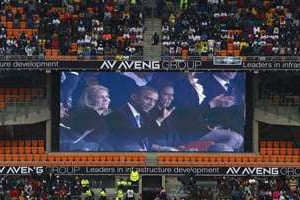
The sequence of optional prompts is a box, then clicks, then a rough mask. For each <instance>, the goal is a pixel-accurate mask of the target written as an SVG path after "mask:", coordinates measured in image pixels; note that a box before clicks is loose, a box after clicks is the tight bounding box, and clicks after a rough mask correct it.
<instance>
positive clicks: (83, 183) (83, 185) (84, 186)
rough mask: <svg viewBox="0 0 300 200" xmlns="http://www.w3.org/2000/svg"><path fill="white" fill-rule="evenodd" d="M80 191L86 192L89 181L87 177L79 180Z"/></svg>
mask: <svg viewBox="0 0 300 200" xmlns="http://www.w3.org/2000/svg"><path fill="white" fill-rule="evenodd" d="M80 184H81V189H82V192H86V191H87V190H88V189H89V187H90V181H89V179H87V178H84V177H83V178H82V179H81V181H80Z"/></svg>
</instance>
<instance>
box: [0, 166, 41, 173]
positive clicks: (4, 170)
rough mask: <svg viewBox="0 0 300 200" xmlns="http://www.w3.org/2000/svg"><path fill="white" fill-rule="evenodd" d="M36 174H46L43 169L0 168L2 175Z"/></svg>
mask: <svg viewBox="0 0 300 200" xmlns="http://www.w3.org/2000/svg"><path fill="white" fill-rule="evenodd" d="M32 172H35V173H37V174H41V173H43V172H44V168H43V167H0V174H30V173H32Z"/></svg>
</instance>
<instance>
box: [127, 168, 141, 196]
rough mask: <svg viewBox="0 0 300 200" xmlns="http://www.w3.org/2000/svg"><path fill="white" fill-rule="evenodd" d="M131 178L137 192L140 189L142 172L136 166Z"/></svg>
mask: <svg viewBox="0 0 300 200" xmlns="http://www.w3.org/2000/svg"><path fill="white" fill-rule="evenodd" d="M129 179H130V181H131V183H132V189H133V191H134V192H135V193H137V192H138V189H139V180H140V172H139V171H138V170H137V169H136V168H132V170H131V172H130V175H129Z"/></svg>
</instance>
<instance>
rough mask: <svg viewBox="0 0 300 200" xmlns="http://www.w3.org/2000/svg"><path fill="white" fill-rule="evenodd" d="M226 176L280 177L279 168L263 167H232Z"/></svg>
mask: <svg viewBox="0 0 300 200" xmlns="http://www.w3.org/2000/svg"><path fill="white" fill-rule="evenodd" d="M226 174H235V175H239V174H240V175H279V169H278V168H263V167H254V168H252V167H245V168H241V167H230V168H229V169H228V170H227V172H226Z"/></svg>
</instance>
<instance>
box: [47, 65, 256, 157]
mask: <svg viewBox="0 0 300 200" xmlns="http://www.w3.org/2000/svg"><path fill="white" fill-rule="evenodd" d="M223 71H224V70H223ZM223 71H221V70H218V71H215V72H223ZM226 71H229V70H226ZM232 71H236V70H232ZM61 72H70V71H67V70H59V71H52V72H51V122H52V123H51V124H52V128H51V129H52V131H51V132H52V133H51V140H52V141H51V152H60V153H68V152H70V153H76V152H80V153H99V154H101V153H107V152H109V153H113V152H116V153H126V152H128V151H87V152H86V151H60V131H59V123H60V115H59V114H60V89H61V88H60V75H61ZM76 72H97V71H96V70H84V71H80V70H78V71H76ZM200 72H212V71H211V70H209V71H207V70H203V71H200ZM236 72H238V73H245V109H246V110H245V112H246V115H245V126H244V151H242V152H220V153H222V154H226V153H254V152H253V142H254V141H253V117H254V113H253V112H254V107H253V101H254V99H253V98H254V96H253V94H254V91H253V73H252V72H248V71H247V72H245V71H236ZM115 73H117V72H115ZM55 91H57V92H58V93H57V94H56V92H55ZM129 152H130V153H139V152H140V151H129ZM141 153H142V152H141ZM144 153H150V154H151V153H159V152H156V151H147V152H144ZM164 153H175V154H176V153H217V152H203V151H197V152H190V151H188V152H185V151H178V152H170V151H165V152H164Z"/></svg>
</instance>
